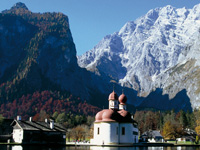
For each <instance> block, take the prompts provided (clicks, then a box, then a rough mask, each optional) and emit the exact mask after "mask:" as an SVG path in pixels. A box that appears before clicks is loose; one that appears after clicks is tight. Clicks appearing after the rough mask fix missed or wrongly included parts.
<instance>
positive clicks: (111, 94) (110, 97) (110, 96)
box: [108, 91, 118, 100]
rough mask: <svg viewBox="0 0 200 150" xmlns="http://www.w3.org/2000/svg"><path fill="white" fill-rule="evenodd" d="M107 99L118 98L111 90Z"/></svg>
mask: <svg viewBox="0 0 200 150" xmlns="http://www.w3.org/2000/svg"><path fill="white" fill-rule="evenodd" d="M108 100H118V95H117V93H115V91H113V92H112V93H110V95H109V97H108Z"/></svg>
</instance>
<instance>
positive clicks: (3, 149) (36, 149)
mask: <svg viewBox="0 0 200 150" xmlns="http://www.w3.org/2000/svg"><path fill="white" fill-rule="evenodd" d="M0 150H200V146H198V147H195V146H187V147H180V146H179V147H176V146H174V147H98V146H76V147H75V146H64V147H63V146H34V145H28V146H21V145H0Z"/></svg>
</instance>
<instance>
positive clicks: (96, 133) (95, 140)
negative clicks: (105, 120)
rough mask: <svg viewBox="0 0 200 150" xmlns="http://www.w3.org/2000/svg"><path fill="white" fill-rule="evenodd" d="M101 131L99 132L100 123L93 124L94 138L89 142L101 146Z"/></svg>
mask: <svg viewBox="0 0 200 150" xmlns="http://www.w3.org/2000/svg"><path fill="white" fill-rule="evenodd" d="M102 134H103V131H102V130H101V123H94V134H93V135H94V137H93V139H92V140H91V143H95V144H97V145H101V144H102V136H101V135H102Z"/></svg>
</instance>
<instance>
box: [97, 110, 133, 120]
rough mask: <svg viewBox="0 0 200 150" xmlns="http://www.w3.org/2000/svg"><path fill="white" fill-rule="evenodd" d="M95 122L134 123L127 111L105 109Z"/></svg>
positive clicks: (98, 114) (99, 113)
mask: <svg viewBox="0 0 200 150" xmlns="http://www.w3.org/2000/svg"><path fill="white" fill-rule="evenodd" d="M95 122H130V123H132V122H134V121H133V120H132V118H131V114H130V113H129V112H128V111H126V110H120V111H116V110H112V109H104V110H102V111H100V112H98V113H97V114H96V116H95Z"/></svg>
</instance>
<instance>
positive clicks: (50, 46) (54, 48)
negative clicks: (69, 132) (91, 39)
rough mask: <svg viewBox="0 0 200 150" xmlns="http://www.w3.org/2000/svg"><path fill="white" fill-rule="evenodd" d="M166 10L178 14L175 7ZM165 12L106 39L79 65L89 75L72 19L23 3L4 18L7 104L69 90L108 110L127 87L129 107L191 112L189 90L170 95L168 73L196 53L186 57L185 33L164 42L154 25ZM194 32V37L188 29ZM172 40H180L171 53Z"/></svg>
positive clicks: (0, 79)
mask: <svg viewBox="0 0 200 150" xmlns="http://www.w3.org/2000/svg"><path fill="white" fill-rule="evenodd" d="M163 9H164V8H163ZM165 9H169V10H168V11H170V10H174V8H171V7H169V6H168V7H166V8H165ZM161 10H162V9H156V10H154V11H150V12H149V13H148V17H146V16H145V17H146V18H145V17H143V18H140V19H138V20H137V21H136V22H129V23H127V24H126V25H125V26H124V27H123V28H122V29H121V30H120V32H117V33H114V34H112V35H109V36H106V37H105V38H104V39H103V40H102V41H101V42H100V43H99V44H98V45H97V46H96V47H95V48H94V49H93V50H91V51H89V52H87V53H86V54H84V55H83V56H81V57H80V58H79V64H80V65H81V66H82V67H86V68H87V70H89V71H87V70H86V69H85V68H80V67H79V66H78V64H77V57H76V49H75V44H74V42H73V38H72V35H71V32H70V28H69V22H68V17H67V16H66V15H64V14H62V13H43V14H40V13H33V12H31V11H29V10H28V8H27V7H26V6H25V5H24V4H23V3H17V4H16V5H15V6H13V7H12V8H11V9H10V10H5V11H3V12H2V13H1V14H0V104H2V105H1V106H2V107H3V106H4V105H3V104H5V103H6V104H7V103H8V102H12V101H14V100H15V99H17V100H23V98H24V97H25V98H26V99H29V96H27V95H28V94H32V93H37V92H36V91H40V92H41V91H44V90H48V91H58V93H60V92H61V93H62V92H63V91H64V92H69V93H71V94H73V95H75V96H78V97H80V98H81V99H82V100H86V101H87V102H89V103H91V104H93V105H96V106H98V107H101V108H102V107H104V106H107V103H108V101H107V96H108V95H109V93H111V92H112V89H113V84H115V87H114V88H115V91H116V92H117V93H118V94H121V93H122V89H123V90H124V93H125V94H126V95H127V97H128V102H127V103H128V104H132V105H134V106H135V107H140V108H146V107H151V108H156V109H162V110H168V109H173V108H176V110H177V111H178V110H180V109H184V110H187V109H189V110H191V104H190V101H191V102H192V103H193V102H194V101H192V100H190V98H191V97H190V98H188V95H189V94H188V89H187V87H186V86H183V88H177V87H175V86H174V87H173V88H174V89H176V91H175V92H169V89H168V88H167V84H169V83H170V82H167V80H168V79H169V78H168V77H169V76H167V77H166V78H165V76H166V74H164V72H173V71H170V69H169V68H171V70H176V69H173V67H174V68H175V67H176V65H177V66H178V64H179V62H181V60H184V58H185V56H186V55H187V54H188V51H190V50H189V49H185V52H184V56H183V54H181V52H183V51H181V49H182V48H183V47H185V45H181V44H180V43H182V44H183V43H184V42H183V41H182V42H180V41H179V40H178V39H179V38H181V37H182V36H180V35H178V32H179V31H176V32H175V31H173V32H174V34H176V36H174V37H176V38H175V39H173V40H172V39H170V38H161V39H162V40H161V39H160V38H158V37H157V34H156V35H155V33H156V32H155V27H154V26H153V25H154V24H159V23H156V20H157V19H158V18H159V17H158V16H159V15H160V11H161ZM168 11H167V12H168ZM186 12H187V11H186ZM156 18H157V19H156ZM144 22H145V24H144ZM157 22H160V23H161V21H157ZM142 23H143V24H142ZM162 23H163V22H162ZM197 25H198V24H197ZM197 25H196V26H195V27H194V29H196V27H197ZM166 26H167V27H169V28H170V29H169V31H171V32H172V28H173V27H172V28H171V26H168V25H165V26H162V28H161V29H162V30H161V31H159V32H157V33H159V34H161V33H164V35H160V36H161V37H163V36H167V35H168V34H169V33H168V31H165V30H164V29H165V28H167V27H166ZM156 27H157V26H156ZM158 27H159V26H158ZM151 30H152V31H151ZM144 31H145V32H144ZM148 31H149V32H150V34H149V35H148ZM194 31H196V30H194ZM144 33H145V34H144ZM171 34H172V33H170V35H171ZM189 34H192V33H191V32H189V31H188V35H189ZM150 35H151V36H153V37H151V36H150ZM156 37H157V40H156ZM169 37H171V36H169ZM154 38H155V39H154ZM185 38H186V39H189V37H185ZM186 39H185V40H186ZM151 40H152V41H151ZM154 40H155V41H154ZM160 40H161V41H160ZM149 41H150V42H149ZM166 41H167V43H168V45H166ZM172 41H175V42H174V47H173V48H172V50H171V48H170V47H171V45H170V43H171V44H172ZM154 42H155V43H154ZM159 42H161V43H159ZM178 44H180V45H178ZM172 45H173V44H172ZM162 48H163V49H162ZM178 52H180V53H178ZM180 56H181V57H180ZM188 58H189V55H188ZM188 60H189V59H188ZM194 67H195V65H194ZM113 79H114V80H115V81H113ZM164 79H165V80H164ZM170 80H171V81H173V80H172V79H170ZM113 82H114V83H113ZM115 82H117V83H115ZM165 82H166V83H165ZM181 82H182V81H181ZM120 84H121V85H122V86H123V87H122V86H120ZM178 85H179V84H178ZM177 89H178V90H177ZM185 89H186V90H185ZM153 90H154V92H152V91H153ZM151 92H152V93H151ZM41 93H43V92H41ZM44 93H45V92H44ZM149 93H151V94H149ZM163 94H164V95H163ZM173 94H174V95H173ZM24 95H25V96H24ZM58 95H59V94H58ZM172 95H173V96H172ZM180 95H184V96H180ZM142 96H143V97H142ZM145 96H146V97H145ZM189 96H190V95H189ZM33 97H34V96H33ZM61 97H62V96H61ZM173 98H174V99H173ZM171 99H173V100H172V101H171ZM181 102H184V104H182V103H181ZM163 104H165V105H163ZM134 106H133V107H130V108H131V109H132V110H131V111H134V109H135V107H134ZM192 106H193V105H192ZM4 109H6V108H4Z"/></svg>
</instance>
